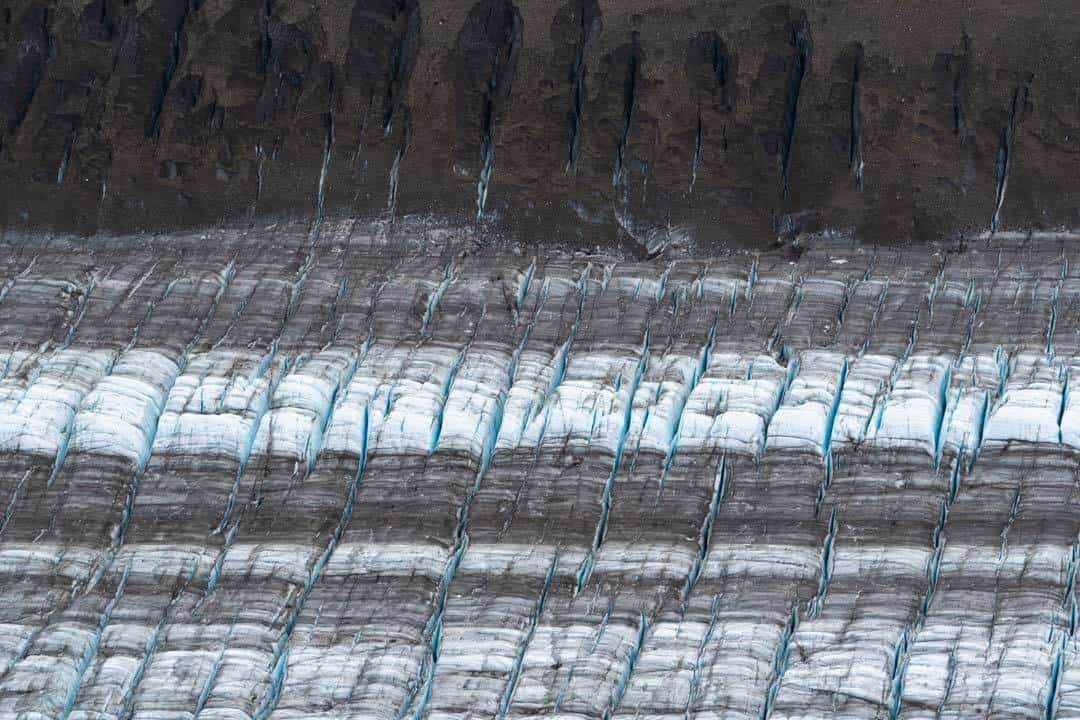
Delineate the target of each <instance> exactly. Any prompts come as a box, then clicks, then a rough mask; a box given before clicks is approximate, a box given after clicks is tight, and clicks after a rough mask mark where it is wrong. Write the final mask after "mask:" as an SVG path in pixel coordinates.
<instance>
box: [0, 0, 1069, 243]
mask: <svg viewBox="0 0 1080 720" xmlns="http://www.w3.org/2000/svg"><path fill="white" fill-rule="evenodd" d="M1057 5H1059V7H1058V8H1057V10H1056V11H1055V10H1054V8H1052V7H1047V6H1039V7H1037V8H1036V7H1035V6H1031V5H1030V4H1024V3H1010V4H1005V3H1002V4H1000V5H998V6H995V7H993V8H987V7H985V6H983V7H979V8H973V7H969V6H968V5H965V4H961V3H953V2H949V3H944V4H942V3H915V4H911V3H907V4H905V5H904V6H903V7H897V6H896V5H895V4H894V3H825V4H820V3H819V4H815V5H813V6H812V7H806V6H799V5H779V4H778V5H769V6H762V5H760V4H758V3H726V4H718V3H711V2H700V1H687V0H683V1H682V2H665V3H652V4H649V3H630V4H627V3H599V2H597V0H570V1H569V2H549V1H544V2H531V3H528V4H527V5H526V4H524V3H520V2H518V3H515V2H513V0H480V2H476V3H473V4H456V5H455V4H445V3H441V2H433V0H377V1H375V2H372V1H371V0H358V1H357V2H346V1H344V0H342V1H341V2H316V3H298V2H291V1H284V0H278V1H276V2H275V1H273V0H220V1H215V2H209V1H208V0H149V1H148V2H140V3H136V2H126V1H125V0H89V1H87V0H77V1H76V2H74V3H60V2H50V1H48V0H12V1H11V2H9V3H7V4H6V6H5V7H4V8H3V9H2V11H0V178H2V180H0V193H2V196H3V197H2V200H0V212H2V218H0V219H2V222H3V224H4V225H5V226H6V227H18V228H23V229H26V228H38V227H50V228H55V229H60V230H64V231H77V232H81V233H90V232H94V231H97V230H105V231H133V230H137V231H160V230H163V229H168V228H175V227H185V226H190V227H198V226H207V225H218V224H226V225H244V224H246V223H248V222H250V221H252V220H253V219H255V218H260V217H263V216H268V217H280V216H295V215H303V216H307V217H322V216H331V215H337V214H345V215H350V216H365V217H373V218H374V217H377V216H378V217H388V216H394V217H400V216H428V215H435V216H439V217H448V218H451V219H453V220H454V222H465V223H468V222H473V221H474V220H475V219H476V218H477V216H478V215H479V216H480V217H479V222H480V223H481V226H482V227H483V228H485V232H488V233H489V234H492V233H493V234H496V235H500V236H511V235H512V236H515V237H519V238H523V239H526V240H529V241H534V242H548V241H557V242H561V243H566V244H569V245H577V246H584V247H588V248H593V247H595V246H596V245H601V246H611V245H613V244H622V245H625V246H627V247H632V248H635V249H638V250H640V251H643V252H659V251H661V250H662V249H664V248H666V247H672V246H677V245H679V244H680V243H681V242H685V241H686V240H687V239H688V238H689V239H692V240H693V242H694V243H696V244H697V245H698V246H700V245H705V246H707V247H723V246H730V245H744V246H745V245H758V246H760V245H761V244H762V243H764V242H770V241H773V240H775V239H776V238H777V237H798V236H800V235H803V234H805V233H814V232H818V231H822V230H836V231H841V232H844V233H849V232H850V233H853V234H854V235H855V236H856V237H857V238H859V239H861V240H863V241H868V242H881V241H887V242H893V241H901V242H902V241H908V240H927V239H936V238H939V237H942V236H954V235H964V234H973V233H978V232H983V231H986V230H1006V229H1009V230H1029V229H1055V228H1061V227H1075V226H1077V225H1080V216H1078V211H1077V207H1080V197H1078V193H1080V190H1077V183H1075V182H1074V177H1075V174H1076V162H1077V157H1078V156H1080V99H1078V95H1077V93H1076V92H1075V87H1076V84H1077V71H1076V62H1075V61H1076V57H1077V56H1078V55H1080V18H1078V16H1077V15H1076V14H1075V13H1072V12H1070V9H1071V8H1070V6H1069V5H1068V4H1067V3H1058V4H1057Z"/></svg>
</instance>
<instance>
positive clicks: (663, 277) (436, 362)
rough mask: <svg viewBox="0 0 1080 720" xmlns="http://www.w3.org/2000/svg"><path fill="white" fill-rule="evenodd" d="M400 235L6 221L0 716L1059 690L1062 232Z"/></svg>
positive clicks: (920, 698)
mask: <svg viewBox="0 0 1080 720" xmlns="http://www.w3.org/2000/svg"><path fill="white" fill-rule="evenodd" d="M504 17H505V16H504ZM500 37H506V36H500ZM710 43H711V41H710V40H709V38H708V36H706V40H705V41H704V48H705V49H706V50H708V49H709V48H715V47H719V46H717V45H711V44H710ZM818 47H819V46H815V52H817V48H818ZM504 57H505V56H504ZM713 57H717V56H716V55H713ZM710 63H711V61H710ZM718 67H719V65H718ZM849 69H850V68H849ZM849 77H850V76H849ZM379 94H380V96H382V91H380V93H379ZM384 117H385V116H380V119H379V124H382V123H383V122H384V120H383V118H384ZM564 127H565V126H564ZM563 149H564V150H565V149H566V146H565V145H563ZM564 158H565V155H564ZM608 182H610V176H609V177H608ZM420 235H421V234H420V233H416V237H417V238H419V237H420ZM423 240H424V243H423V244H418V245H416V246H414V247H412V248H411V249H409V251H408V252H402V250H403V248H401V247H400V246H397V245H390V246H389V247H388V246H387V240H386V235H385V228H380V227H376V226H370V225H363V224H359V223H350V224H337V223H335V222H334V221H332V220H330V219H327V220H324V221H322V222H321V223H319V227H318V228H317V230H316V231H315V233H314V234H312V233H310V232H309V230H308V226H307V225H306V224H296V225H288V224H284V223H282V224H280V225H276V226H272V227H264V228H260V229H259V230H258V231H252V232H245V233H236V232H214V233H207V234H192V235H190V236H185V235H178V234H174V235H169V236H161V237H157V238H146V237H141V238H112V239H106V238H98V239H96V240H94V241H93V242H87V241H85V240H76V241H72V240H70V239H65V238H57V237H51V238H50V237H45V236H40V235H39V236H34V237H27V236H18V235H14V234H9V235H8V236H7V237H6V238H5V240H4V243H3V245H2V246H0V717H4V718H30V717H50V718H91V717H111V718H115V717H119V718H147V719H151V718H154V719H161V718H177V719H179V718H185V719H192V718H197V717H201V718H221V719H224V718H258V719H260V720H264V719H266V718H276V719H284V718H327V719H329V718H356V719H358V720H359V719H360V718H431V719H434V718H446V719H449V718H526V717H540V716H542V717H559V718H567V719H570V718H573V719H575V720H582V719H584V718H595V719H598V720H605V719H610V718H625V720H631V718H657V719H660V718H663V719H664V720H670V719H672V718H701V719H704V718H745V719H747V720H750V719H754V720H760V719H761V718H765V719H768V718H772V719H773V720H778V719H779V718H822V717H831V718H852V719H856V718H858V719H860V720H865V719H866V718H880V719H882V720H884V719H886V718H888V719H889V720H892V719H894V718H901V717H902V718H931V717H934V718H963V719H966V718H972V717H996V718H1033V719H1037V718H1042V719H1044V720H1045V719H1047V718H1059V719H1062V718H1067V717H1077V715H1078V714H1080V656H1078V654H1077V650H1076V647H1077V618H1078V617H1080V606H1078V599H1077V587H1076V580H1077V572H1078V569H1080V541H1078V540H1077V538H1078V536H1080V535H1078V533H1080V507H1078V502H1080V495H1078V494H1077V492H1076V488H1077V470H1076V468H1077V459H1078V454H1080V395H1078V394H1077V393H1076V391H1075V388H1076V387H1077V384H1078V383H1080V313H1078V311H1077V309H1078V308H1080V258H1078V257H1077V255H1076V252H1075V247H1076V242H1077V241H1076V238H1075V237H1060V236H1058V237H1054V236H1034V237H1032V236H1027V235H1023V234H1009V233H998V234H997V235H995V236H994V237H993V238H990V239H986V238H984V239H980V240H979V241H978V242H976V243H969V244H968V246H967V247H966V249H964V250H962V251H961V250H959V249H958V248H956V247H946V246H935V247H933V248H930V249H928V248H917V249H914V250H912V249H896V248H892V249H887V248H882V249H878V250H872V249H868V248H865V247H863V246H860V245H859V244H857V243H854V242H850V241H848V242H845V243H842V244H841V243H837V242H834V243H819V244H817V245H815V246H813V247H810V248H808V249H807V250H806V251H805V252H804V253H803V254H802V256H801V257H800V258H799V259H798V260H797V261H791V260H790V259H789V258H788V257H787V255H785V254H783V253H779V252H773V253H756V254H750V253H733V254H729V255H727V256H723V257H715V258H709V259H706V258H701V259H694V260H681V261H677V262H671V263H668V262H657V261H652V262H633V261H631V262H627V261H624V260H619V259H618V258H616V257H614V256H612V255H585V254H580V255H577V256H565V255H551V254H538V255H530V254H529V253H526V252H519V253H513V252H500V253H498V254H492V253H487V254H485V253H484V252H483V251H482V250H481V252H479V253H477V252H473V253H471V254H468V255H466V254H465V253H463V252H459V250H460V249H461V246H456V247H451V246H448V245H446V244H445V243H444V241H445V237H444V236H443V235H441V234H439V233H431V234H429V235H427V236H426V237H424V238H423Z"/></svg>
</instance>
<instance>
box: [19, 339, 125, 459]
mask: <svg viewBox="0 0 1080 720" xmlns="http://www.w3.org/2000/svg"><path fill="white" fill-rule="evenodd" d="M114 359H115V355H114V353H113V352H111V351H104V350H99V351H89V352H87V351H85V350H61V351H58V352H56V353H55V354H51V355H46V356H38V357H32V358H31V357H23V356H21V355H20V354H18V353H11V354H10V355H8V356H7V358H5V362H6V363H7V364H8V365H9V369H8V371H7V372H6V373H5V375H4V377H3V379H2V380H0V452H22V453H28V454H33V455H45V456H49V457H53V458H57V459H62V458H63V457H64V455H65V454H66V452H67V448H68V444H69V442H70V440H71V434H72V427H73V423H74V420H75V413H76V412H77V411H78V409H79V406H80V405H81V403H82V401H83V398H84V397H85V396H86V394H87V393H88V392H89V391H90V389H91V388H92V387H93V386H94V384H95V383H96V382H97V381H98V380H99V379H100V378H101V377H102V376H104V375H105V374H106V373H107V372H108V371H109V367H110V365H111V364H112V363H113V361H114ZM11 365H18V366H19V369H18V371H13V370H12V369H11V367H10V366H11Z"/></svg>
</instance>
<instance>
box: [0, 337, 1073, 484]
mask: <svg viewBox="0 0 1080 720" xmlns="http://www.w3.org/2000/svg"><path fill="white" fill-rule="evenodd" d="M641 350H642V348H638V349H631V350H628V351H627V352H625V353H622V354H619V353H611V352H601V353H593V352H580V353H573V352H570V353H568V357H561V353H562V351H561V350H560V349H559V348H556V350H555V352H554V353H552V352H550V351H549V352H543V351H539V350H529V349H527V346H526V348H525V349H524V350H523V351H521V352H515V351H514V350H513V349H510V348H507V349H503V348H492V347H490V346H484V347H473V348H467V349H461V348H457V347H450V346H440V345H436V344H421V345H412V344H393V345H391V344H387V345H379V344H375V345H373V346H371V347H370V348H368V347H365V348H362V349H359V348H357V349H341V348H338V349H327V350H323V351H320V352H316V353H312V354H310V355H303V356H299V357H296V358H285V357H275V356H274V355H273V354H259V353H255V352H249V351H216V350H215V351H211V352H208V353H204V354H196V355H193V356H192V357H191V358H190V359H189V361H188V362H187V364H186V366H185V367H184V368H183V369H182V371H181V369H180V367H179V365H178V363H177V361H175V360H174V359H172V357H171V356H170V355H168V354H166V353H165V352H159V351H155V350H152V349H138V350H129V351H126V352H122V353H119V354H116V353H114V352H112V351H104V350H102V351H86V350H79V351H74V350H61V351H57V352H54V353H46V354H44V355H39V354H33V353H26V352H16V353H8V354H6V355H3V356H0V369H2V370H3V373H2V375H0V451H4V452H14V453H27V454H32V455H37V456H45V457H49V458H59V459H62V458H63V456H64V455H65V454H66V453H67V452H68V451H69V449H70V450H74V451H77V452H86V453H94V454H101V455H111V456H116V457H122V458H125V459H127V460H129V461H130V462H132V463H133V464H134V465H136V466H137V467H142V466H144V465H145V464H146V462H147V460H148V457H149V455H150V453H151V452H154V453H171V454H190V455H208V456H219V457H230V458H233V459H235V460H238V461H241V462H246V460H247V458H248V456H249V455H251V453H256V454H259V455H272V456H275V457H282V458H288V459H291V460H294V461H295V462H297V463H298V464H299V465H303V464H305V463H307V464H308V465H310V464H311V463H313V462H314V461H315V459H316V458H317V456H318V454H319V453H320V452H322V451H324V450H330V451H333V452H337V453H357V452H359V451H360V448H362V447H365V446H366V447H367V448H368V451H369V452H370V453H372V454H402V453H405V454H421V455H426V454H431V453H433V452H447V453H458V454H463V455H467V456H469V457H471V458H473V459H474V460H479V459H481V458H483V457H484V456H485V453H488V454H490V452H492V451H493V450H494V451H511V450H513V449H515V448H533V449H537V448H540V447H570V448H577V451H580V452H587V451H596V450H600V449H603V450H605V451H607V452H610V453H614V452H616V450H617V449H618V448H622V449H623V450H624V451H625V452H634V453H637V452H653V453H658V454H661V455H667V456H671V455H672V454H673V453H674V452H676V451H678V452H683V451H693V450H699V451H705V452H716V451H723V452H728V453H736V454H744V455H750V456H757V455H760V454H761V453H763V452H764V453H769V452H777V451H795V452H809V453H811V454H814V455H818V456H820V457H824V456H825V455H826V454H828V453H829V452H830V451H831V450H836V451H840V452H844V451H850V450H853V449H856V448H880V449H888V450H910V451H913V452H917V453H920V454H923V455H925V456H927V457H928V458H930V459H931V461H932V462H937V461H939V460H940V458H941V454H942V452H951V453H959V452H964V453H967V454H969V455H970V456H972V457H974V456H975V455H977V454H978V451H979V449H980V447H981V446H991V447H992V446H996V445H1004V444H1007V443H1012V442H1025V443H1042V444H1053V445H1064V446H1067V447H1072V448H1080V399H1078V398H1080V395H1077V394H1076V393H1074V392H1071V391H1070V388H1071V387H1073V386H1075V382H1073V381H1071V378H1072V377H1073V376H1074V375H1077V374H1080V361H1078V362H1075V363H1071V364H1070V362H1071V361H1070V360H1069V359H1068V358H1065V357H1063V356H1060V355H1059V356H1057V357H1056V358H1055V359H1054V360H1052V361H1051V360H1049V359H1048V358H1047V356H1045V355H1040V354H1037V353H1020V354H1017V355H1016V356H1013V357H1006V356H1005V355H1004V353H1002V352H1000V351H999V352H997V353H994V354H984V355H968V356H965V357H964V358H962V360H961V361H960V362H959V363H957V362H956V361H955V358H954V357H953V356H949V355H941V354H914V355H912V356H910V357H907V358H899V357H892V356H889V355H881V354H867V355H863V356H845V355H843V354H840V353H835V352H828V351H820V350H818V351H807V352H804V353H801V354H799V355H796V356H794V357H792V358H790V359H788V360H787V361H786V362H785V363H780V362H778V361H777V360H776V358H774V357H772V356H770V355H758V354H734V353H730V352H721V351H717V352H713V353H708V357H705V356H704V354H703V355H701V356H696V357H695V356H692V355H678V354H669V355H665V356H660V355H653V354H650V355H649V356H648V358H647V359H646V360H643V359H642V355H641ZM645 352H648V351H647V350H645ZM365 433H366V437H367V442H366V443H365V442H364V434H365Z"/></svg>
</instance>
